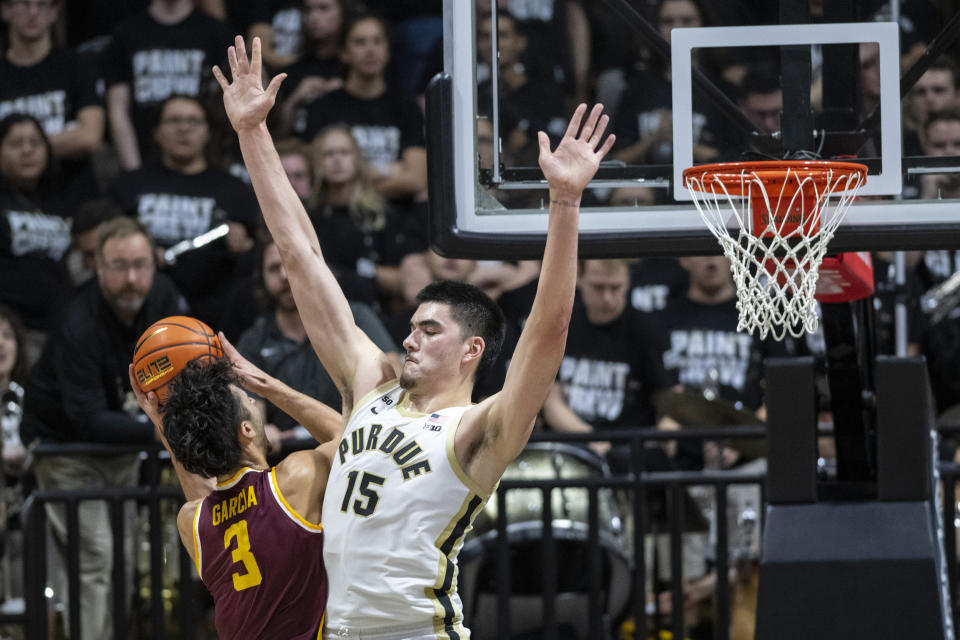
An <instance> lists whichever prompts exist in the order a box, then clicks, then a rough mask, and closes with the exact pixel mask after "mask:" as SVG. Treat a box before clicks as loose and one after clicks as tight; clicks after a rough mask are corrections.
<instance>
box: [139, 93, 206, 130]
mask: <svg viewBox="0 0 960 640" xmlns="http://www.w3.org/2000/svg"><path fill="white" fill-rule="evenodd" d="M176 100H186V101H187V102H192V103H193V104H195V105H197V106H198V107H200V110H201V111H202V112H203V119H204V123H205V124H206V125H207V126H208V127H209V126H211V123H212V121H213V119H212V118H211V114H210V107H209V105H207V104H206V103H205V102H204V101H203V100H201V99H200V98H198V97H197V96H191V95H187V94H185V93H172V94H170V95H169V96H167V97H166V98H164V99H163V101H162V102H161V103H160V104H158V105H157V106H156V110H155V111H154V113H153V128H154V129H156V128H157V127H159V126H160V124H161V122H163V112H164V111H166V110H167V105H168V104H170V103H171V102H174V101H176Z"/></svg>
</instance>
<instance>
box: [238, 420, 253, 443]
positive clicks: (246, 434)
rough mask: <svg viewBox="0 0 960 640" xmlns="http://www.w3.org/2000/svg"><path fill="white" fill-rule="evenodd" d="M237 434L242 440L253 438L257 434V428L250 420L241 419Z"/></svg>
mask: <svg viewBox="0 0 960 640" xmlns="http://www.w3.org/2000/svg"><path fill="white" fill-rule="evenodd" d="M237 435H238V436H240V438H241V440H253V439H254V438H256V436H257V430H256V429H255V428H254V427H253V422H251V421H250V420H241V421H240V426H238V427H237Z"/></svg>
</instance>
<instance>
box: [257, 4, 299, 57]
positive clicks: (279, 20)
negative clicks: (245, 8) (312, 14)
mask: <svg viewBox="0 0 960 640" xmlns="http://www.w3.org/2000/svg"><path fill="white" fill-rule="evenodd" d="M302 5H303V2H302V0H254V5H253V6H254V8H253V22H254V23H255V24H257V23H263V24H268V25H270V26H271V27H273V48H274V50H275V51H276V52H277V53H279V54H281V55H284V56H295V55H297V53H298V51H299V50H300V40H301V27H300V10H301V9H300V8H301V6H302Z"/></svg>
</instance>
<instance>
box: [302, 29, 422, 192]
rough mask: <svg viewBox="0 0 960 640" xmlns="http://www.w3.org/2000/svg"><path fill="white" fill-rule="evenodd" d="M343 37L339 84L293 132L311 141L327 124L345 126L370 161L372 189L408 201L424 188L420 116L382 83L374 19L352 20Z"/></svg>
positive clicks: (384, 56)
mask: <svg viewBox="0 0 960 640" xmlns="http://www.w3.org/2000/svg"><path fill="white" fill-rule="evenodd" d="M344 37H345V39H344V45H343V52H342V54H341V57H342V60H343V62H344V64H345V65H346V66H347V76H346V81H345V82H344V85H343V88H342V89H337V90H335V91H331V92H330V93H328V94H326V95H325V96H323V97H322V98H320V99H318V100H314V101H312V102H310V103H308V104H307V105H306V107H305V109H306V113H307V118H306V125H305V127H304V129H303V131H300V132H298V133H299V134H300V137H301V138H303V139H304V140H306V141H312V140H313V138H314V137H315V136H316V135H317V134H318V133H319V132H320V131H321V130H322V129H324V128H325V127H327V126H329V125H331V124H337V123H343V124H346V125H348V126H349V127H350V131H351V133H353V137H354V138H356V140H357V143H358V144H359V145H360V148H361V149H362V150H363V155H364V156H365V157H366V159H367V162H368V163H369V165H370V173H371V175H372V177H373V180H374V186H375V187H376V189H377V191H378V192H379V193H380V194H381V195H382V196H383V197H385V198H388V199H391V200H405V201H409V200H410V199H412V198H413V197H414V196H417V195H419V194H421V193H422V192H423V191H424V189H426V186H427V150H426V147H425V146H424V145H425V143H424V139H423V115H422V114H421V112H420V109H419V107H417V105H416V104H415V103H414V102H413V101H412V100H410V99H406V98H403V97H402V96H401V95H400V94H398V93H397V92H396V91H395V90H393V89H392V88H391V87H390V86H389V85H388V84H387V80H386V77H385V75H384V71H385V69H386V67H387V63H388V62H389V60H390V42H389V40H388V39H387V27H386V25H384V23H383V22H382V21H381V20H380V19H379V18H377V17H375V16H371V15H365V16H361V17H359V18H357V19H356V20H354V21H353V22H352V23H351V24H350V25H349V26H348V27H347V29H346V31H345V36H344Z"/></svg>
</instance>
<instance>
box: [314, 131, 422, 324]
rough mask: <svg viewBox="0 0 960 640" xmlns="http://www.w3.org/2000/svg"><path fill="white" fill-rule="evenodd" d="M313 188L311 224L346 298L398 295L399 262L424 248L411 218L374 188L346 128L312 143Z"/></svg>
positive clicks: (400, 288) (368, 299)
mask: <svg viewBox="0 0 960 640" xmlns="http://www.w3.org/2000/svg"><path fill="white" fill-rule="evenodd" d="M313 151H314V167H315V171H316V186H315V189H314V197H313V202H314V203H315V207H314V209H313V210H312V212H311V215H310V217H311V220H312V221H313V225H314V228H316V230H317V236H318V237H319V239H320V246H321V247H322V248H323V255H324V257H325V258H326V261H327V264H328V265H330V268H331V269H333V270H334V273H335V274H336V276H337V279H338V280H339V281H340V285H341V287H343V290H344V293H345V294H346V296H347V298H348V299H350V300H359V301H363V302H366V303H368V304H372V305H377V304H378V303H379V301H380V299H381V298H383V299H384V300H385V301H387V302H389V301H390V300H391V299H394V298H398V297H400V296H401V295H402V294H403V284H402V282H401V276H400V264H401V262H402V261H403V259H404V258H405V257H406V256H408V255H411V254H414V253H419V252H421V251H423V250H424V249H425V248H426V246H425V242H424V239H423V237H424V234H423V230H422V228H421V227H420V226H419V225H418V224H417V220H416V218H415V217H414V216H413V215H411V214H409V213H406V212H401V211H399V210H398V209H397V208H395V207H393V206H391V205H389V204H388V203H387V201H386V200H384V199H383V197H381V196H380V194H379V193H378V192H377V190H376V188H375V187H374V184H375V181H374V180H373V179H371V173H370V171H369V170H368V163H367V159H366V158H365V157H364V155H363V153H362V151H361V149H360V147H359V146H358V144H357V140H356V139H355V138H354V137H353V135H352V134H351V132H350V129H349V128H348V127H346V126H344V125H333V126H330V127H327V128H326V129H324V130H323V131H321V132H320V133H319V134H317V137H316V139H315V140H314V143H313Z"/></svg>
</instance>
